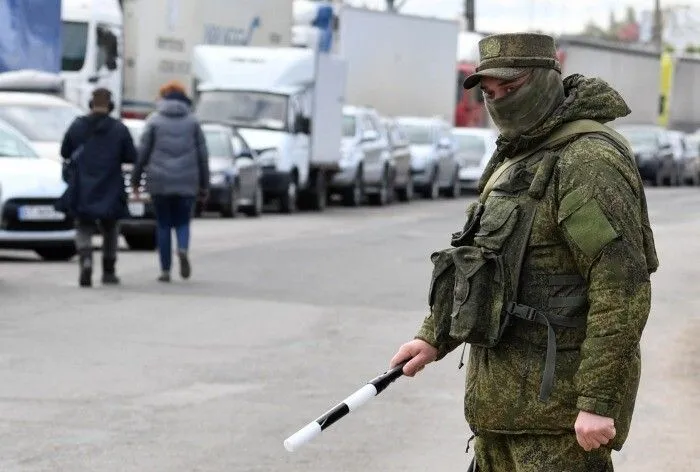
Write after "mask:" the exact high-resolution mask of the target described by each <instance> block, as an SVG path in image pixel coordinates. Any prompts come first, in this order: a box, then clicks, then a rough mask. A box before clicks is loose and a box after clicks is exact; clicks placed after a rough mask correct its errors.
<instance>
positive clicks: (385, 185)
mask: <svg viewBox="0 0 700 472" xmlns="http://www.w3.org/2000/svg"><path fill="white" fill-rule="evenodd" d="M389 180H390V179H389V171H388V170H387V169H385V170H384V173H383V174H382V181H381V183H380V184H379V191H378V192H377V193H376V194H374V195H372V196H371V203H372V204H374V205H378V206H385V205H387V204H388V203H389V199H390V197H389V192H390V191H392V185H391V184H390V182H389Z"/></svg>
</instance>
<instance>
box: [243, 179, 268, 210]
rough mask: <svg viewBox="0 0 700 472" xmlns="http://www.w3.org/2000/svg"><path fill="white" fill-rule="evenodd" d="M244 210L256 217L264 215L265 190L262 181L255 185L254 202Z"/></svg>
mask: <svg viewBox="0 0 700 472" xmlns="http://www.w3.org/2000/svg"><path fill="white" fill-rule="evenodd" d="M243 212H244V213H245V214H246V215H247V216H250V217H256V216H260V215H262V212H263V191H262V186H261V185H260V182H258V185H257V186H256V187H255V197H254V198H253V204H252V205H251V206H249V207H246V208H244V209H243Z"/></svg>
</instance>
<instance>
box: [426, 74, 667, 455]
mask: <svg viewBox="0 0 700 472" xmlns="http://www.w3.org/2000/svg"><path fill="white" fill-rule="evenodd" d="M565 87H566V90H567V99H566V101H565V103H564V104H563V105H562V107H561V108H560V109H559V110H557V112H555V114H554V115H553V117H552V118H551V119H550V120H548V122H547V123H545V125H543V127H542V128H541V129H540V130H538V131H539V132H538V133H536V134H533V136H530V137H525V138H524V139H523V140H520V142H517V143H505V142H504V141H503V140H499V146H498V149H497V151H496V153H495V154H494V156H493V158H492V160H491V162H490V163H489V166H488V167H487V171H486V172H485V176H484V178H483V179H482V182H481V185H480V187H481V190H483V188H484V184H485V182H486V180H487V179H488V178H489V177H490V176H491V175H492V174H493V173H494V171H495V170H496V169H498V168H499V167H500V166H501V165H504V164H507V163H508V159H509V158H511V157H513V156H514V155H516V154H518V153H521V152H522V151H523V150H524V149H525V150H527V149H528V148H530V149H532V148H535V147H536V145H537V144H538V143H541V142H542V141H544V140H545V139H546V137H547V136H549V135H551V134H552V133H554V132H555V131H556V130H557V129H559V128H561V127H562V125H563V124H565V123H567V122H571V121H574V120H579V119H593V120H596V121H599V122H605V121H610V120H612V119H614V118H616V117H619V116H624V115H625V114H627V113H629V110H628V108H627V106H626V105H625V104H624V101H623V100H622V98H621V97H620V96H619V95H618V94H617V93H616V92H615V91H614V90H613V89H611V88H610V87H609V86H607V84H605V83H604V82H602V81H599V80H597V79H586V78H583V77H581V76H571V77H569V78H567V79H566V80H565ZM552 152H555V153H556V157H557V158H556V159H555V160H552V159H550V162H551V163H552V166H551V167H552V168H551V169H550V171H549V173H548V179H547V181H546V182H545V183H544V186H543V188H542V189H541V192H540V193H541V195H539V198H538V200H537V203H536V207H535V212H534V218H533V220H532V226H531V230H530V234H529V239H527V240H526V241H527V243H526V245H525V248H526V250H525V252H524V255H523V258H522V267H521V268H520V271H519V284H518V285H519V290H518V294H519V296H518V300H517V301H518V303H522V304H523V305H526V306H531V307H535V308H537V309H542V310H546V309H547V306H546V302H547V300H551V299H552V297H556V296H560V295H561V293H557V291H558V290H561V289H560V288H557V287H556V286H554V285H552V284H551V283H549V284H548V283H547V282H546V281H547V280H548V278H549V279H551V276H556V275H562V274H575V275H576V276H578V277H580V278H581V280H582V281H584V292H582V293H583V294H584V295H585V297H584V299H585V301H584V303H585V304H584V306H583V310H582V312H581V313H580V315H581V317H582V319H583V320H584V323H583V324H582V325H581V326H580V327H579V328H563V327H554V331H555V332H556V339H557V346H556V349H557V351H556V375H555V378H554V383H553V389H552V392H551V396H549V398H547V400H546V401H542V399H541V398H540V395H539V393H540V386H541V382H542V378H543V375H544V370H545V352H546V350H547V344H548V328H547V327H546V326H543V325H541V324H536V323H528V322H526V321H524V320H520V319H515V320H513V321H512V322H510V323H509V325H508V327H507V328H506V329H505V330H504V332H503V334H502V337H501V338H500V340H499V342H498V344H496V345H495V346H489V347H485V346H480V345H472V346H471V348H470V354H469V362H468V364H469V365H468V372H467V381H466V393H465V416H466V419H467V421H468V423H469V424H470V426H471V427H472V429H474V430H476V431H479V430H487V431H494V432H508V433H522V432H531V433H545V434H557V433H561V432H566V431H573V426H574V422H575V420H576V416H577V415H578V412H579V411H580V410H583V411H589V412H593V413H596V414H599V415H603V416H607V417H611V418H614V419H615V424H616V429H617V436H616V438H615V440H614V442H613V443H612V447H613V448H615V449H620V448H621V447H622V444H623V443H624V441H625V439H626V437H627V434H628V432H629V426H630V422H631V417H632V411H633V408H634V401H635V398H636V393H637V387H638V384H639V377H640V368H641V359H640V349H639V341H640V338H641V334H642V330H643V328H644V326H645V323H646V320H647V317H648V314H649V310H650V302H651V287H650V274H651V273H653V272H654V271H655V270H656V268H657V266H658V260H657V257H656V252H655V249H654V242H653V235H652V233H651V229H650V225H649V220H648V215H647V208H646V200H645V195H644V190H643V186H642V182H641V179H640V177H639V173H638V171H637V168H636V165H635V163H634V161H633V160H632V159H630V157H629V156H626V155H623V154H622V153H621V152H620V150H619V147H616V146H615V145H614V144H613V143H611V142H610V141H609V140H605V139H599V137H597V136H594V135H583V136H578V137H574V138H573V139H570V140H569V141H567V142H564V143H559V144H558V145H557V147H556V148H555V149H551V148H546V147H545V148H544V149H542V150H541V151H538V152H535V153H534V154H532V155H530V156H529V157H527V159H525V160H523V161H522V162H520V163H518V166H516V167H518V169H519V170H520V171H521V172H520V173H519V175H522V176H527V175H529V176H530V177H529V180H528V181H527V185H526V186H525V188H526V189H527V186H529V185H530V184H531V182H532V175H533V174H534V173H535V172H536V171H537V168H538V167H539V166H540V165H541V164H542V162H543V160H544V159H543V158H544V154H545V153H550V154H551V153H552ZM511 174H512V175H515V174H518V172H517V171H516V172H512V173H511ZM516 179H517V177H516ZM511 183H512V182H511ZM497 187H498V186H496V188H497ZM516 187H517V185H516ZM521 187H522V186H521ZM489 198H491V197H490V196H489ZM487 202H488V201H487ZM487 207H488V203H487ZM486 211H487V212H488V209H487V210H486ZM485 214H486V213H485ZM494 227H495V226H494ZM506 262H507V263H511V262H513V261H506ZM431 290H432V289H431ZM454 290H455V287H454V281H452V282H451V283H449V284H445V285H444V286H442V287H438V288H437V289H436V291H435V294H434V295H433V296H434V297H437V298H440V297H442V298H444V299H448V300H450V303H451V300H452V297H453V296H454ZM564 295H570V294H564ZM574 295H577V294H574ZM578 295H580V294H578ZM565 298H566V297H565ZM569 298H575V297H569ZM579 298H580V297H579ZM575 311H576V310H574V312H575ZM579 311H581V310H579ZM574 314H575V313H574ZM438 318H439V313H436V312H435V310H432V311H431V313H430V315H429V316H428V317H427V318H426V319H425V320H424V323H423V326H422V327H421V329H420V331H419V332H418V334H417V338H420V339H423V340H425V341H427V342H429V343H431V344H433V345H434V346H436V347H437V348H438V351H439V354H438V358H439V359H441V358H443V357H444V356H445V355H446V354H447V353H449V352H450V351H452V350H453V349H455V348H456V347H458V346H459V345H460V344H461V343H462V342H463V341H464V339H459V338H454V337H453V338H447V339H446V338H445V337H444V336H442V337H441V336H438V335H437V333H438V332H439V331H440V329H439V328H440V327H439V326H438V324H439V323H437V322H436V320H437V319H438Z"/></svg>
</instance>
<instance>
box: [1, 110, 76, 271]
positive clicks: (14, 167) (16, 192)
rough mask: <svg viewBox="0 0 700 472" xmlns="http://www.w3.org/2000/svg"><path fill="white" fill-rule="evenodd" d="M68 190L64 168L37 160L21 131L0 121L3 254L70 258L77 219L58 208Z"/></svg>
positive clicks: (52, 162) (73, 250) (54, 258)
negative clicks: (32, 253)
mask: <svg viewBox="0 0 700 472" xmlns="http://www.w3.org/2000/svg"><path fill="white" fill-rule="evenodd" d="M65 189H66V184H65V183H64V182H63V180H62V179H61V165H60V164H58V163H57V162H54V161H52V160H49V159H44V158H41V157H39V155H38V154H37V152H36V151H35V150H34V149H33V147H32V145H31V143H30V142H29V141H28V140H27V139H26V138H25V137H24V136H22V135H21V134H20V132H19V131H17V130H16V129H14V128H12V127H11V126H9V125H7V124H5V123H3V122H2V121H0V249H10V250H29V251H35V252H36V253H37V254H39V256H41V258H42V259H45V260H51V261H60V260H69V259H71V258H72V257H73V256H74V255H75V252H76V251H75V243H74V241H75V229H74V224H73V220H72V219H71V218H69V217H68V216H67V215H65V214H64V213H61V212H59V211H56V210H55V209H54V205H55V203H56V201H57V200H58V199H59V198H60V197H61V195H63V192H64V191H65Z"/></svg>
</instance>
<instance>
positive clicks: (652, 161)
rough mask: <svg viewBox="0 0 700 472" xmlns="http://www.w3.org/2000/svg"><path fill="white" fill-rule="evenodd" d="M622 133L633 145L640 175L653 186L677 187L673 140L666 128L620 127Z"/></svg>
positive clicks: (652, 126) (647, 126)
mask: <svg viewBox="0 0 700 472" xmlns="http://www.w3.org/2000/svg"><path fill="white" fill-rule="evenodd" d="M616 130H617V131H618V132H620V133H621V134H622V135H623V136H624V137H625V138H627V140H628V141H629V142H630V144H631V145H632V151H633V152H634V158H635V161H636V163H637V168H638V169H639V173H640V175H641V176H642V178H643V179H644V180H649V181H650V182H651V183H652V184H653V185H664V184H668V185H675V184H677V182H678V165H677V163H676V160H675V159H674V155H673V147H672V146H671V138H670V136H669V134H668V132H667V130H665V129H664V128H662V127H660V126H654V125H619V126H617V127H616Z"/></svg>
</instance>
